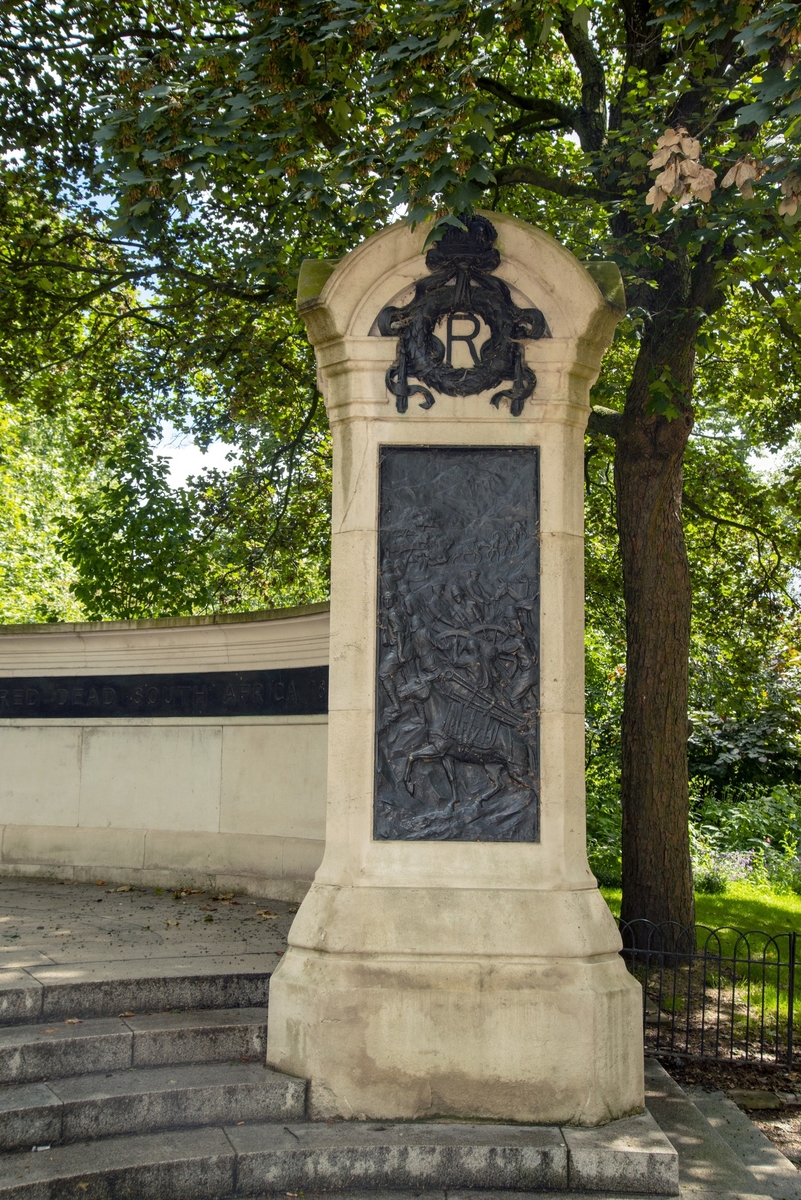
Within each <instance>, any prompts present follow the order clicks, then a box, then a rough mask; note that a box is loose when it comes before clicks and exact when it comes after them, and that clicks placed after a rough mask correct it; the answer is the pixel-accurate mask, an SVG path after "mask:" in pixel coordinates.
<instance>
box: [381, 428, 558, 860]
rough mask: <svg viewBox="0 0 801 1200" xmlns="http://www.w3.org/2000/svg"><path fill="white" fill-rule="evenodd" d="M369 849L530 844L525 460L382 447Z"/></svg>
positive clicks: (534, 506) (529, 552) (532, 802)
mask: <svg viewBox="0 0 801 1200" xmlns="http://www.w3.org/2000/svg"><path fill="white" fill-rule="evenodd" d="M378 537H379V580H378V655H377V679H376V776H375V817H374V837H375V838H376V839H379V840H409V839H412V840H436V841H508V842H531V841H538V840H539V451H538V450H537V448H536V447H456V446H420V447H400V446H397V447H388V446H387V447H383V448H382V450H381V461H380V508H379V534H378Z"/></svg>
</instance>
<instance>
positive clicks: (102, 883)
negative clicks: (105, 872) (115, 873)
mask: <svg viewBox="0 0 801 1200" xmlns="http://www.w3.org/2000/svg"><path fill="white" fill-rule="evenodd" d="M95 883H96V884H97V886H98V887H105V886H106V881H105V879H96V880H95Z"/></svg>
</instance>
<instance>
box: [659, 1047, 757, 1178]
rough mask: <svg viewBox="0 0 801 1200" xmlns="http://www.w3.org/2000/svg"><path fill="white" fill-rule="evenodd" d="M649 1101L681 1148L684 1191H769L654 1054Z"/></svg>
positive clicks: (669, 1136)
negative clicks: (763, 1187) (764, 1189)
mask: <svg viewBox="0 0 801 1200" xmlns="http://www.w3.org/2000/svg"><path fill="white" fill-rule="evenodd" d="M645 1103H646V1104H647V1106H648V1111H649V1112H650V1113H651V1115H652V1116H653V1117H654V1119H655V1120H656V1122H657V1124H658V1125H659V1127H660V1129H661V1130H662V1131H663V1133H665V1134H666V1135H667V1137H668V1138H669V1139H670V1142H671V1144H672V1145H673V1146H674V1147H675V1149H676V1150H677V1151H678V1155H679V1184H680V1187H681V1192H682V1195H684V1193H685V1192H687V1193H692V1194H693V1195H694V1194H695V1193H697V1192H710V1193H727V1194H735V1195H753V1194H755V1193H759V1194H763V1195H766V1194H768V1193H767V1191H765V1192H763V1190H762V1188H761V1187H760V1185H759V1183H758V1181H757V1180H756V1178H755V1176H754V1175H753V1174H752V1173H751V1171H749V1169H748V1167H747V1166H746V1165H745V1163H744V1162H743V1160H742V1159H741V1158H740V1157H739V1156H738V1155H737V1154H736V1153H735V1152H734V1150H733V1149H732V1148H731V1146H730V1145H729V1144H728V1143H727V1142H726V1141H724V1139H723V1138H722V1137H721V1136H720V1134H719V1133H717V1132H716V1130H714V1129H713V1128H712V1126H711V1125H710V1123H709V1121H708V1120H707V1119H706V1117H705V1116H704V1115H703V1113H701V1112H700V1110H699V1109H698V1108H696V1106H695V1105H694V1104H693V1103H692V1101H691V1100H690V1099H689V1098H688V1097H687V1095H686V1093H685V1092H684V1091H683V1090H682V1089H681V1088H680V1087H679V1085H678V1084H677V1083H676V1081H675V1080H674V1079H671V1077H670V1075H668V1073H667V1071H666V1070H665V1069H664V1067H662V1066H660V1064H659V1063H658V1062H656V1060H655V1059H652V1058H647V1059H646V1060H645Z"/></svg>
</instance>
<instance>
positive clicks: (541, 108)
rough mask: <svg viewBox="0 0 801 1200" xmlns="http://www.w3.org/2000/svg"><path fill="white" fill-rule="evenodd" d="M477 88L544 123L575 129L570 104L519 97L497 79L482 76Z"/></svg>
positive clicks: (533, 97) (477, 81) (573, 112)
mask: <svg viewBox="0 0 801 1200" xmlns="http://www.w3.org/2000/svg"><path fill="white" fill-rule="evenodd" d="M476 87H480V88H481V89H482V90H483V91H485V92H489V93H490V95H492V96H495V97H497V99H498V100H502V101H503V103H504V104H509V105H510V106H511V107H512V108H519V109H520V110H521V111H522V112H528V113H533V114H534V116H536V117H539V118H540V120H544V121H559V122H561V123H562V124H563V125H564V126H565V127H566V128H567V129H573V128H574V126H573V121H574V119H575V116H576V114H575V111H574V110H573V109H572V108H571V107H570V106H569V105H568V104H560V103H559V101H558V100H548V99H546V98H545V97H539V96H531V97H528V96H517V95H516V94H515V93H514V92H510V91H509V88H507V87H505V86H504V85H503V84H502V83H498V82H497V80H495V79H487V78H486V77H485V76H481V78H480V79H477V80H476Z"/></svg>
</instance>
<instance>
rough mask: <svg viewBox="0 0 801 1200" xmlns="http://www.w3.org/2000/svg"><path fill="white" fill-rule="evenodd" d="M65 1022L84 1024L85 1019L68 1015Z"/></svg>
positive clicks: (67, 1023) (68, 1023) (66, 1023)
mask: <svg viewBox="0 0 801 1200" xmlns="http://www.w3.org/2000/svg"><path fill="white" fill-rule="evenodd" d="M64 1024H65V1025H83V1021H82V1019H81V1018H80V1017H67V1019H66V1021H65V1022H64Z"/></svg>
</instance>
